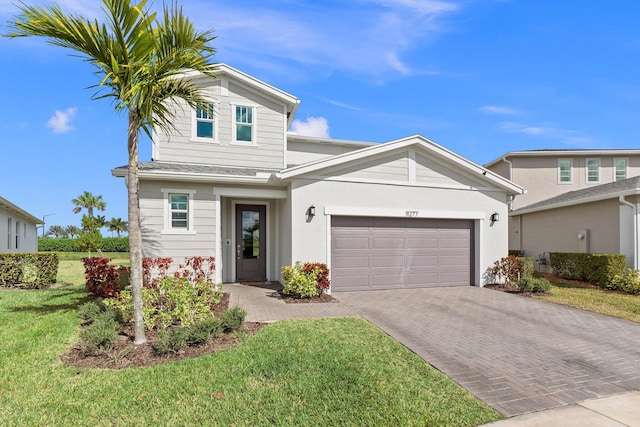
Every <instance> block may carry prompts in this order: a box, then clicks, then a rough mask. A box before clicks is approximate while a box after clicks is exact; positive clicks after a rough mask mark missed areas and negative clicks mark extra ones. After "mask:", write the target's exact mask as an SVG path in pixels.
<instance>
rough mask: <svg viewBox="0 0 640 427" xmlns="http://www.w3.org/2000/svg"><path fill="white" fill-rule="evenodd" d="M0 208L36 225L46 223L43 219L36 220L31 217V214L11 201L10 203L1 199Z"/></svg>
mask: <svg viewBox="0 0 640 427" xmlns="http://www.w3.org/2000/svg"><path fill="white" fill-rule="evenodd" d="M0 208H2V209H5V210H7V211H9V212H12V213H13V214H15V215H19V216H21V217H23V218H25V219H27V220H29V221H31V222H33V223H34V224H44V222H43V221H42V220H41V219H39V218H36V217H35V216H33V215H31V214H30V213H29V212H27V211H25V210H24V209H22V208H19V207H18V206H16V205H14V204H13V203H11V202H10V201H8V200H7V199H5V198H3V197H0Z"/></svg>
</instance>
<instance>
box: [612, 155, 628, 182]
mask: <svg viewBox="0 0 640 427" xmlns="http://www.w3.org/2000/svg"><path fill="white" fill-rule="evenodd" d="M613 166H614V169H615V170H614V174H615V176H614V178H615V180H616V181H622V180H623V179H627V166H628V162H627V159H625V158H616V159H613Z"/></svg>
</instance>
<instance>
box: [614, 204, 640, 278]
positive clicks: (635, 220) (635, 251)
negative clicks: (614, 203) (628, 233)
mask: <svg viewBox="0 0 640 427" xmlns="http://www.w3.org/2000/svg"><path fill="white" fill-rule="evenodd" d="M618 201H619V202H620V203H621V204H623V205H625V206H629V207H630V208H631V209H633V268H634V269H635V270H637V269H638V265H639V264H640V263H639V262H638V255H639V251H638V207H637V206H636V205H634V204H633V203H630V202H629V201H628V200H626V199H625V198H624V196H619V197H618Z"/></svg>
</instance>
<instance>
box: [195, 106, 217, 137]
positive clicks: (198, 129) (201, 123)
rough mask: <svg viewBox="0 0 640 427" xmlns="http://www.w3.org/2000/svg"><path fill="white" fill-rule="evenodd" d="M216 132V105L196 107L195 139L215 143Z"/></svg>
mask: <svg viewBox="0 0 640 427" xmlns="http://www.w3.org/2000/svg"><path fill="white" fill-rule="evenodd" d="M216 131H217V129H216V116H215V106H214V104H213V103H211V102H210V103H207V104H204V105H201V106H198V107H196V111H195V117H194V121H193V136H194V139H196V140H200V141H215V140H216V139H217V138H216V136H217V133H216Z"/></svg>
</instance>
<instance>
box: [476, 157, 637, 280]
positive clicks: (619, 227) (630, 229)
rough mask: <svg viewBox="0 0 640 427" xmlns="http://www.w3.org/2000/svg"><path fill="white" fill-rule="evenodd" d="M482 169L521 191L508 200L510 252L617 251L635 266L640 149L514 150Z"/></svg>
mask: <svg viewBox="0 0 640 427" xmlns="http://www.w3.org/2000/svg"><path fill="white" fill-rule="evenodd" d="M485 167H486V168H487V169H489V170H492V171H493V172H495V173H497V174H499V175H501V176H503V177H505V178H507V179H510V180H512V181H513V182H515V183H517V184H518V185H520V186H522V187H524V188H525V190H526V194H523V195H519V196H517V197H516V198H515V199H514V200H513V201H512V202H511V213H510V214H509V248H510V249H519V250H524V251H525V254H526V255H527V256H533V257H535V258H537V259H544V256H543V255H542V254H544V253H547V252H592V253H621V254H625V255H626V257H627V264H628V265H629V266H630V267H633V266H635V267H637V266H638V238H637V233H638V227H637V225H636V219H635V217H636V216H637V212H636V210H637V203H638V201H637V197H636V195H637V194H639V193H638V182H637V178H633V177H637V176H639V175H640V150H633V149H626V150H625V149H621V150H603V149H600V150H532V151H516V152H511V153H507V154H505V155H504V156H501V157H499V158H498V159H496V160H494V161H492V162H490V163H488V164H487V165H485Z"/></svg>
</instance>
